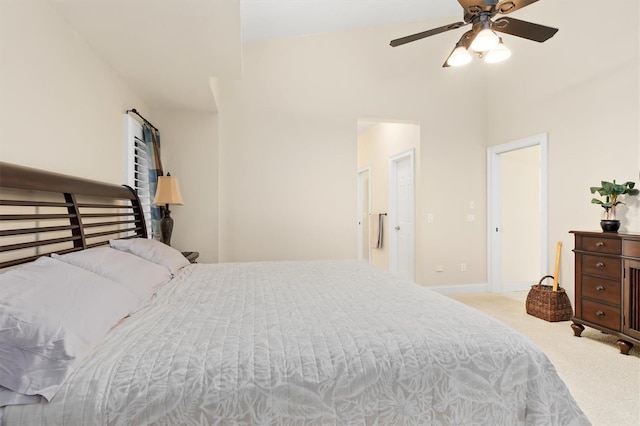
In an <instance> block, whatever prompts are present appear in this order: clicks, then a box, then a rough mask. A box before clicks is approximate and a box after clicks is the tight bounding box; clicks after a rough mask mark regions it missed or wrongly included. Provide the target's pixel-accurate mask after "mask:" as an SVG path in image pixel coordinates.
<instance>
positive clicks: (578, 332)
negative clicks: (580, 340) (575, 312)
mask: <svg viewBox="0 0 640 426" xmlns="http://www.w3.org/2000/svg"><path fill="white" fill-rule="evenodd" d="M571 328H573V335H574V336H576V337H580V335H581V334H582V332H583V331H584V325H582V324H576V323H575V322H574V323H573V324H571Z"/></svg>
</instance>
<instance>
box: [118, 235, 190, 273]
mask: <svg viewBox="0 0 640 426" xmlns="http://www.w3.org/2000/svg"><path fill="white" fill-rule="evenodd" d="M109 244H111V247H113V248H114V249H118V250H122V251H127V252H129V253H133V254H135V255H136V256H140V257H141V258H143V259H147V260H148V261H150V262H153V263H156V264H158V265H162V266H164V267H165V268H167V269H168V270H169V272H171V273H172V274H175V273H176V272H178V271H179V270H180V269H181V268H183V267H185V266H187V265H189V261H188V260H187V258H186V257H184V256H183V255H182V253H180V252H179V251H178V250H176V249H174V248H173V247H171V246H168V245H166V244H164V243H161V242H160V241H156V240H149V239H146V238H130V239H126V240H109Z"/></svg>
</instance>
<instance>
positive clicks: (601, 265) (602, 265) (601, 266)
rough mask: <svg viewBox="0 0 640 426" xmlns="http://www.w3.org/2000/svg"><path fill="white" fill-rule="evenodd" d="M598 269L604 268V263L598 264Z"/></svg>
mask: <svg viewBox="0 0 640 426" xmlns="http://www.w3.org/2000/svg"><path fill="white" fill-rule="evenodd" d="M596 268H604V262H598V263H596Z"/></svg>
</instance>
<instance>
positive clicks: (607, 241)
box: [576, 237, 622, 254]
mask: <svg viewBox="0 0 640 426" xmlns="http://www.w3.org/2000/svg"><path fill="white" fill-rule="evenodd" d="M577 243H578V246H579V247H576V248H577V249H578V250H585V251H592V252H596V253H607V254H620V253H622V242H621V241H620V240H618V239H612V238H600V237H582V238H578V241H577Z"/></svg>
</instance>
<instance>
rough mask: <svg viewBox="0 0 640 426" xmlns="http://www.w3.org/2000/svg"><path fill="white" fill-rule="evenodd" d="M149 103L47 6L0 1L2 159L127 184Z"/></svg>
mask: <svg viewBox="0 0 640 426" xmlns="http://www.w3.org/2000/svg"><path fill="white" fill-rule="evenodd" d="M133 107H135V108H137V109H138V111H140V112H141V113H143V114H145V111H146V110H147V108H146V105H145V104H144V102H143V101H142V100H141V99H140V98H139V97H138V96H137V95H136V94H135V92H134V91H132V90H131V89H130V88H128V87H127V86H126V85H125V84H124V83H123V82H122V80H121V79H120V78H119V77H118V75H116V74H115V73H114V71H113V70H112V69H111V68H110V67H109V66H108V65H107V64H106V63H105V62H103V61H102V60H101V59H100V58H99V57H98V56H96V55H95V53H94V52H93V50H92V49H91V47H90V46H88V45H87V44H86V43H85V42H84V41H83V40H82V39H81V38H80V37H78V35H77V34H76V33H75V32H73V31H72V30H71V29H69V27H68V26H67V24H66V23H65V22H64V21H63V20H62V19H61V18H60V16H59V15H58V13H57V12H56V11H55V10H53V9H52V8H51V6H50V5H49V3H48V2H46V1H44V0H32V1H2V2H0V159H1V160H2V161H6V162H10V163H17V164H22V165H26V166H31V167H38V168H43V169H48V170H52V171H57V172H61V173H66V174H74V175H79V176H83V177H87V178H91V179H96V180H103V181H109V182H113V183H122V182H123V176H124V149H123V122H122V114H123V113H124V112H125V111H126V110H127V109H130V108H133Z"/></svg>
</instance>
